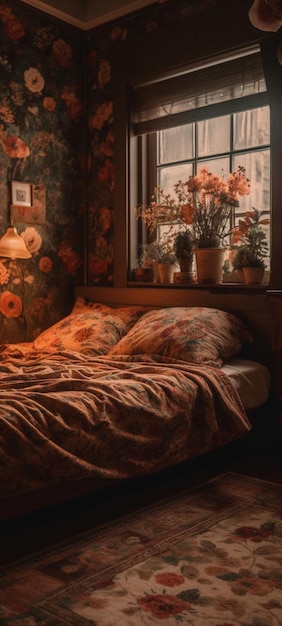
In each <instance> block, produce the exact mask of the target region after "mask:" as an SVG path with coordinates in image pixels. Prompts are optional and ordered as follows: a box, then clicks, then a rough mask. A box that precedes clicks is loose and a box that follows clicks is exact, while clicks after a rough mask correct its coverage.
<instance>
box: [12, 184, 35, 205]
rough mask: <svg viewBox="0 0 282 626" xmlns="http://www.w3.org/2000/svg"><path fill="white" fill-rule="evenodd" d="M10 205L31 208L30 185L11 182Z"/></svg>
mask: <svg viewBox="0 0 282 626" xmlns="http://www.w3.org/2000/svg"><path fill="white" fill-rule="evenodd" d="M11 195H12V205H14V206H31V184H30V183H23V182H21V181H18V180H12V182H11Z"/></svg>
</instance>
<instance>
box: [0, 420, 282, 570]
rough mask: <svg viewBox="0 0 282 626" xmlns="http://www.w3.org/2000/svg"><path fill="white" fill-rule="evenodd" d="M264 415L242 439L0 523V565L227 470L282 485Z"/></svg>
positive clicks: (276, 445) (278, 453)
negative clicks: (146, 475) (142, 475)
mask: <svg viewBox="0 0 282 626" xmlns="http://www.w3.org/2000/svg"><path fill="white" fill-rule="evenodd" d="M267 424H272V425H273V416H271V415H269V416H267V421H265V416H264V417H263V420H262V425H261V427H260V426H258V427H257V428H256V430H255V434H254V433H253V432H251V433H249V434H248V435H247V436H246V437H244V438H242V439H240V440H238V441H236V442H234V443H232V444H230V445H229V446H228V447H227V448H223V449H221V450H219V451H217V452H216V453H210V454H207V455H204V456H202V457H200V458H197V459H194V460H192V461H188V462H186V463H183V464H182V465H180V466H177V467H175V468H172V469H169V470H165V471H163V472H161V473H159V474H157V475H154V476H149V477H146V478H142V479H138V480H134V481H127V482H125V483H121V484H119V485H116V486H115V487H109V488H107V489H104V490H102V491H100V492H95V493H93V494H89V495H87V496H83V497H81V498H76V499H74V500H71V501H68V502H67V503H64V504H61V505H57V506H54V507H50V508H49V509H45V510H41V511H38V512H34V513H32V514H29V515H25V516H22V517H21V518H15V519H12V520H9V521H5V522H1V523H0V564H1V565H2V564H6V563H9V562H12V561H14V560H17V559H20V558H23V557H25V556H26V555H28V554H31V553H33V552H36V551H38V550H41V549H42V548H46V547H47V548H48V547H49V546H50V547H51V546H52V545H54V544H56V543H59V542H61V541H64V540H66V539H69V538H72V537H75V535H77V534H79V533H83V532H85V531H87V530H89V529H91V528H94V527H95V526H97V525H100V524H103V523H106V522H107V521H110V520H112V519H115V518H116V517H119V516H121V515H125V514H127V513H130V512H131V511H133V510H136V509H138V508H142V507H144V506H147V505H148V504H150V503H151V502H155V501H157V500H159V499H161V498H165V497H168V496H171V495H173V494H175V493H177V492H179V491H181V490H183V489H187V488H190V487H193V486H196V485H198V484H201V483H203V482H206V481H208V480H210V479H212V478H214V477H215V476H218V475H220V474H223V473H225V472H229V471H231V472H236V473H240V474H245V475H248V476H253V477H256V478H259V479H263V480H267V481H270V482H276V483H280V484H282V445H281V438H280V432H279V425H278V420H277V428H274V429H273V428H272V429H270V428H269V429H268V428H267V426H266V425H267Z"/></svg>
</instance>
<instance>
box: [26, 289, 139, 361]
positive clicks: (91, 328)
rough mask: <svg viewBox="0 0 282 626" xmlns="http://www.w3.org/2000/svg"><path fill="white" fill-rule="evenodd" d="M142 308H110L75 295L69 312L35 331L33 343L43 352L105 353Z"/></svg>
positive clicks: (125, 330) (130, 325) (136, 318)
mask: <svg viewBox="0 0 282 626" xmlns="http://www.w3.org/2000/svg"><path fill="white" fill-rule="evenodd" d="M146 310H147V309H146V308H145V307H142V306H126V307H120V308H112V307H110V306H107V305H105V304H99V303H94V302H87V301H86V300H85V299H84V298H81V297H79V298H77V300H76V302H75V304H74V307H73V309H72V312H71V313H70V314H69V315H68V316H67V317H64V318H63V319H62V320H60V321H59V322H57V323H56V324H54V325H53V326H50V328H47V329H46V330H44V331H43V332H42V333H41V334H40V335H38V337H37V338H36V339H35V340H34V342H33V345H34V347H35V349H36V350H41V351H44V352H55V351H61V350H71V351H75V352H80V353H82V354H91V355H103V354H107V353H108V351H109V350H110V348H112V347H113V346H114V345H115V344H116V343H117V342H118V341H119V340H120V339H121V337H123V335H124V334H125V333H126V332H127V331H128V330H129V329H130V328H131V327H132V326H133V324H135V322H136V321H137V320H138V319H139V317H140V315H142V314H143V313H144V312H145V311H146Z"/></svg>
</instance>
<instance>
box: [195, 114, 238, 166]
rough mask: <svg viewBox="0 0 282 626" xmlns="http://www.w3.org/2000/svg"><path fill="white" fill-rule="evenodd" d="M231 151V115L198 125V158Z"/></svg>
mask: <svg viewBox="0 0 282 626" xmlns="http://www.w3.org/2000/svg"><path fill="white" fill-rule="evenodd" d="M229 150H230V115H225V116H223V117H216V118H214V119H210V120H204V121H203V122H199V123H198V156H199V157H203V156H209V155H210V154H220V153H222V152H229Z"/></svg>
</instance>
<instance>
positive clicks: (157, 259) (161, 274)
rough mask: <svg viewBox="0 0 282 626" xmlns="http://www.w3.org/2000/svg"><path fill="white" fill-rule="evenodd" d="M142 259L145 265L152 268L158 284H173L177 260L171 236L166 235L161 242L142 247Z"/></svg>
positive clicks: (153, 242)
mask: <svg viewBox="0 0 282 626" xmlns="http://www.w3.org/2000/svg"><path fill="white" fill-rule="evenodd" d="M141 259H142V264H143V265H145V266H146V267H151V268H152V271H153V275H154V280H155V281H156V282H172V278H173V270H174V266H175V264H176V263H177V258H176V255H175V253H174V249H173V242H172V237H171V236H168V235H167V234H164V235H163V236H162V237H161V238H160V240H159V241H152V242H151V243H148V244H145V245H144V246H142V255H141ZM164 266H165V267H164ZM167 266H168V267H167Z"/></svg>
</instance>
